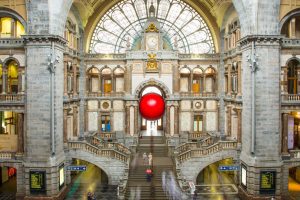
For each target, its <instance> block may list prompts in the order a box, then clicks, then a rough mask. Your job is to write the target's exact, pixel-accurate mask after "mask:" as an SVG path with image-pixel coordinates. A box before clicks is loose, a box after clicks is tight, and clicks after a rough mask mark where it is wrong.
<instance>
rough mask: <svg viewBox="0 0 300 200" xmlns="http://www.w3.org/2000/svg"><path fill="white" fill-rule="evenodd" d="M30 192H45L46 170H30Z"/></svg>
mask: <svg viewBox="0 0 300 200" xmlns="http://www.w3.org/2000/svg"><path fill="white" fill-rule="evenodd" d="M29 174H30V192H31V193H45V192H46V172H45V171H30V173H29Z"/></svg>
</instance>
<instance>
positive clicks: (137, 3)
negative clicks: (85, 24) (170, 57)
mask: <svg viewBox="0 0 300 200" xmlns="http://www.w3.org/2000/svg"><path fill="white" fill-rule="evenodd" d="M150 5H151V1H149V0H124V1H122V2H120V3H118V4H116V5H115V6H114V7H113V8H111V9H110V10H109V11H108V12H107V13H106V14H105V15H104V16H103V17H102V18H101V20H100V22H99V23H98V25H97V26H96V28H95V30H94V33H93V36H92V40H91V44H90V53H125V51H126V46H127V45H128V44H127V43H128V42H129V43H130V47H132V46H133V44H134V42H135V41H137V40H138V39H139V38H141V36H142V35H141V34H142V30H143V29H144V25H145V22H146V21H147V19H148V17H149V12H148V11H149V7H150ZM153 5H154V7H155V9H156V13H155V17H156V18H157V20H158V21H159V22H160V28H161V31H162V32H163V34H164V35H163V36H164V38H167V39H168V41H170V42H171V45H172V47H173V48H174V46H175V45H174V42H177V44H178V45H177V46H178V50H179V52H180V53H200V54H201V53H214V52H215V48H214V43H213V39H212V36H211V32H210V30H209V28H208V26H207V24H206V23H205V22H204V20H203V19H202V17H201V16H200V15H199V14H198V13H197V12H196V11H195V10H194V9H193V8H191V7H190V6H189V5H187V4H186V3H184V2H183V1H181V0H154V1H153Z"/></svg>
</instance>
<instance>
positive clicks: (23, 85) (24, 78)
mask: <svg viewBox="0 0 300 200" xmlns="http://www.w3.org/2000/svg"><path fill="white" fill-rule="evenodd" d="M25 80H26V77H25V70H22V85H21V91H22V94H24V92H25Z"/></svg>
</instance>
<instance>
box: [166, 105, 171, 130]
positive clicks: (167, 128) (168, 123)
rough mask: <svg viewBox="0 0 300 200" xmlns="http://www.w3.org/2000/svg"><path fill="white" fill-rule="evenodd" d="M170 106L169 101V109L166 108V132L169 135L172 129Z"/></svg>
mask: <svg viewBox="0 0 300 200" xmlns="http://www.w3.org/2000/svg"><path fill="white" fill-rule="evenodd" d="M170 108H171V105H170V104H169V103H167V109H166V133H167V134H168V135H170V134H171V133H170V130H171V127H170V125H171V124H170Z"/></svg>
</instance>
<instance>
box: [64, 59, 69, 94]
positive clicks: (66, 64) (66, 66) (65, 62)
mask: <svg viewBox="0 0 300 200" xmlns="http://www.w3.org/2000/svg"><path fill="white" fill-rule="evenodd" d="M64 96H68V62H67V61H64Z"/></svg>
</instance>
